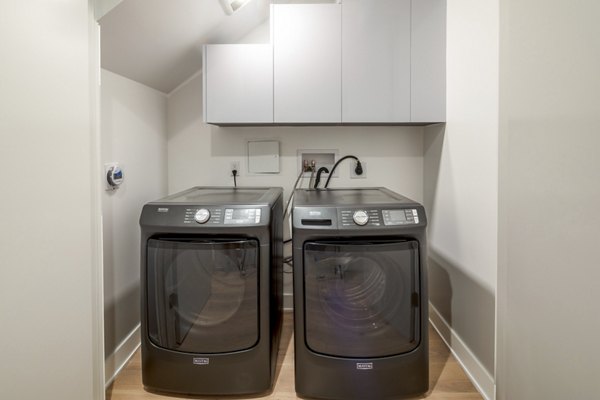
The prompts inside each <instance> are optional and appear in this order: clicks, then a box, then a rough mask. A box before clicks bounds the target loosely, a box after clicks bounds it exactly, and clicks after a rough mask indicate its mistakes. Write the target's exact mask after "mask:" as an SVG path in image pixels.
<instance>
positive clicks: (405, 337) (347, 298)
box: [304, 241, 419, 358]
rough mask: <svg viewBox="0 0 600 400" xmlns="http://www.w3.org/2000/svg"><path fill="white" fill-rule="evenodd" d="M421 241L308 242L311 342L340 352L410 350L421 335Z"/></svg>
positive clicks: (384, 353) (355, 355) (307, 330)
mask: <svg viewBox="0 0 600 400" xmlns="http://www.w3.org/2000/svg"><path fill="white" fill-rule="evenodd" d="M418 248H419V247H418V242H416V241H391V242H389V241H388V242H364V241H358V242H308V243H306V244H305V245H304V296H305V297H304V313H305V315H304V319H305V338H306V344H307V346H308V347H309V348H310V349H311V350H312V351H314V352H317V353H321V354H327V355H332V356H339V357H351V358H374V357H385V356H390V355H396V354H401V353H405V352H408V351H410V350H412V349H414V348H415V347H416V346H417V345H418V340H419V339H418V338H419V253H418Z"/></svg>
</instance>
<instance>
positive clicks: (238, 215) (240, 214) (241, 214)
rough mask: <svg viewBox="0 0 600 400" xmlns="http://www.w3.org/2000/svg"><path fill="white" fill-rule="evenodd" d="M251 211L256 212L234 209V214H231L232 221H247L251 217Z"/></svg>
mask: <svg viewBox="0 0 600 400" xmlns="http://www.w3.org/2000/svg"><path fill="white" fill-rule="evenodd" d="M250 211H252V212H254V210H248V209H244V208H234V209H233V213H232V214H231V219H247V218H248V217H249V214H250Z"/></svg>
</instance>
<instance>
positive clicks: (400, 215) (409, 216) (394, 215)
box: [383, 208, 419, 225]
mask: <svg viewBox="0 0 600 400" xmlns="http://www.w3.org/2000/svg"><path fill="white" fill-rule="evenodd" d="M383 223H384V224H385V225H407V224H418V223H419V214H418V213H417V210H416V209H412V208H411V209H402V210H383Z"/></svg>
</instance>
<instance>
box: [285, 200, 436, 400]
mask: <svg viewBox="0 0 600 400" xmlns="http://www.w3.org/2000/svg"><path fill="white" fill-rule="evenodd" d="M292 221H293V225H292V229H293V259H294V272H293V278H294V323H295V326H294V348H295V382H296V392H297V393H298V394H299V395H300V396H301V397H308V398H320V399H344V400H348V399H377V400H380V399H395V398H403V397H408V396H413V395H417V394H420V393H424V392H426V391H427V390H428V380H429V354H428V334H427V326H428V325H427V324H428V322H427V321H428V309H427V306H428V301H427V268H426V264H425V263H426V246H427V243H426V225H427V219H426V216H425V210H424V208H423V206H422V205H421V204H419V203H417V202H415V201H412V200H410V199H408V198H406V197H404V196H402V195H399V194H397V193H394V192H392V191H390V190H388V189H386V188H360V189H325V190H304V189H299V190H296V191H295V194H294V206H293V218H292Z"/></svg>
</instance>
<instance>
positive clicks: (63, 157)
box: [0, 0, 103, 400]
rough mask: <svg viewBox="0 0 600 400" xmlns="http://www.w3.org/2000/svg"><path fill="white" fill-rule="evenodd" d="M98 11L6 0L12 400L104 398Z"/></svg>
mask: <svg viewBox="0 0 600 400" xmlns="http://www.w3.org/2000/svg"><path fill="white" fill-rule="evenodd" d="M91 11H92V10H90V6H89V5H88V2H86V1H47V0H37V1H36V0H29V1H23V0H5V1H2V2H0V49H2V61H1V63H0V134H1V135H2V145H0V160H2V166H3V168H4V176H3V185H2V195H1V196H0V198H1V200H0V204H1V207H0V221H1V223H0V224H1V229H0V327H1V329H0V354H1V357H0V371H1V373H0V398H2V399H24V400H26V399H56V400H82V399H93V398H96V399H100V398H101V397H100V396H102V398H103V391H102V384H101V381H102V371H101V370H99V369H96V366H97V364H96V365H95V364H94V362H95V361H99V362H100V364H101V363H102V359H101V358H100V359H99V360H96V359H95V356H96V354H95V352H96V351H97V349H101V343H100V346H97V343H95V341H94V336H95V335H96V334H97V333H98V332H95V328H98V327H99V328H100V329H101V324H100V323H99V322H98V320H100V321H101V316H100V315H99V313H97V312H96V311H95V310H96V307H95V306H96V305H95V299H97V298H98V296H99V293H96V290H95V289H96V288H98V287H99V285H100V282H99V280H98V281H95V275H96V273H97V272H98V271H97V269H98V263H97V262H95V261H94V256H99V255H98V254H95V249H96V248H98V245H99V240H100V238H99V234H98V233H99V232H98V230H97V229H98V227H99V214H100V212H99V211H100V209H99V205H98V202H97V200H98V199H97V194H98V193H97V192H96V191H95V188H96V185H97V176H96V173H97V171H96V170H95V169H94V167H93V166H94V164H95V163H97V160H96V159H95V156H94V145H95V138H96V136H95V133H94V130H93V129H92V123H91V119H92V105H93V100H92V99H93V95H92V93H91V92H90V88H91V83H92V81H91V76H93V73H92V72H91V65H90V59H91V57H90V55H92V56H93V54H95V52H94V49H93V46H92V47H91V46H90V43H91V41H92V37H91V36H93V33H92V32H93V30H92V29H91V28H92V25H91V22H92V20H93V18H92V13H91ZM98 309H99V307H98ZM100 353H101V351H100ZM98 372H99V374H98ZM98 381H100V385H98V383H99V382H98ZM98 387H99V388H100V392H98V391H95V389H97V388H98Z"/></svg>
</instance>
